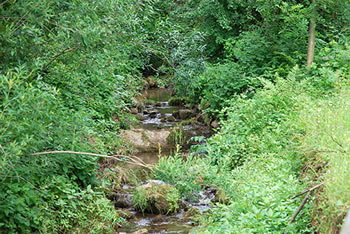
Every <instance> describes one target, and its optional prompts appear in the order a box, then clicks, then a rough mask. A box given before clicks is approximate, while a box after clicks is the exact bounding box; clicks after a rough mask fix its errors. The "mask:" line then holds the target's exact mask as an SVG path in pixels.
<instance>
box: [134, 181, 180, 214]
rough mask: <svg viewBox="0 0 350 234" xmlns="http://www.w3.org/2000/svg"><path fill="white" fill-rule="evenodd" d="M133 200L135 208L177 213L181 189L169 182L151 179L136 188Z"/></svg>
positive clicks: (150, 211) (159, 212)
mask: <svg viewBox="0 0 350 234" xmlns="http://www.w3.org/2000/svg"><path fill="white" fill-rule="evenodd" d="M132 201H133V203H134V206H135V208H137V209H139V210H141V211H142V212H145V211H146V212H148V213H153V214H169V213H177V211H178V210H179V201H180V194H179V191H178V190H177V189H176V188H175V187H172V186H170V185H168V184H165V183H158V182H157V181H151V182H149V183H147V184H145V185H142V186H139V187H137V188H136V190H135V192H134V195H133V198H132Z"/></svg>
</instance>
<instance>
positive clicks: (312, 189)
mask: <svg viewBox="0 0 350 234" xmlns="http://www.w3.org/2000/svg"><path fill="white" fill-rule="evenodd" d="M322 185H324V182H323V183H321V184H318V185H316V186H314V187H312V188H310V189H308V190H305V191H304V192H302V193H299V194H298V195H295V196H294V197H292V198H291V199H292V200H293V199H295V198H297V197H300V196H301V195H304V194H305V193H307V192H312V191H314V190H315V189H317V188H318V187H321V186H322Z"/></svg>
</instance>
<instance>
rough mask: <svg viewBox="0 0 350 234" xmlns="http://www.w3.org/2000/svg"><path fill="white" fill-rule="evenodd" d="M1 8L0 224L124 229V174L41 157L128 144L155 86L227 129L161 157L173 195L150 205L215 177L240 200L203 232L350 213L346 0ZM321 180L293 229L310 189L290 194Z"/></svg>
mask: <svg viewBox="0 0 350 234" xmlns="http://www.w3.org/2000/svg"><path fill="white" fill-rule="evenodd" d="M312 2H313V3H312ZM0 15H1V18H0V32H1V33H0V177H1V178H0V232H4V233H16V232H24V233H28V232H43V233H66V232H67V233H70V232H96V233H114V231H115V228H116V227H117V226H118V224H120V223H121V222H123V219H122V218H120V217H119V215H118V213H117V212H116V211H115V210H114V207H113V205H112V204H111V202H110V201H108V200H107V199H106V194H105V193H106V191H107V194H108V189H111V188H114V187H115V186H118V185H119V184H120V183H122V182H121V181H122V180H123V179H122V178H123V172H122V171H121V170H120V171H118V170H114V171H106V172H105V173H104V175H103V176H102V175H101V173H100V172H101V170H99V160H98V158H97V157H93V156H88V155H78V154H69V153H63V154H40V155H33V154H34V153H37V152H46V151H67V150H69V151H78V152H90V153H100V154H112V153H116V152H118V153H120V152H127V149H126V148H127V147H125V146H124V144H123V143H122V141H121V140H120V137H119V131H120V130H121V129H126V128H129V125H130V122H131V121H132V118H131V117H130V115H129V114H128V111H129V110H130V109H131V108H132V107H133V105H134V104H135V99H134V101H133V97H134V96H135V95H137V93H138V91H139V90H140V89H142V88H143V87H144V86H146V87H147V86H154V85H156V83H158V84H160V85H162V86H168V85H170V86H174V89H175V90H176V97H174V98H173V99H172V102H173V104H177V105H183V104H184V103H183V102H184V100H186V102H187V103H186V106H195V107H196V108H197V107H198V108H199V109H200V110H201V111H202V112H203V114H205V116H206V117H205V118H206V122H208V123H210V120H213V119H216V120H220V129H219V130H218V131H217V132H216V134H215V135H213V136H212V137H211V138H209V139H207V141H206V144H205V145H197V146H196V147H194V148H192V149H191V151H193V152H194V154H193V155H190V156H188V157H186V158H185V159H184V158H183V157H182V155H181V153H180V152H176V153H174V156H171V157H167V158H161V159H160V161H159V163H158V164H157V165H156V166H155V168H154V170H153V176H154V177H155V178H157V179H160V180H163V181H165V182H166V183H168V184H170V185H174V186H175V187H176V189H174V188H172V187H169V188H167V189H165V190H166V191H162V193H160V194H161V195H159V196H158V195H157V197H156V198H155V197H152V196H153V195H152V194H150V193H148V192H146V191H143V190H137V191H136V192H135V196H134V202H135V204H136V206H137V207H138V208H139V209H140V210H146V209H147V203H148V202H147V201H149V200H150V199H151V200H152V199H153V200H152V201H153V203H154V202H155V200H157V199H158V198H159V197H162V198H164V199H165V200H164V201H166V202H167V205H168V206H167V208H166V209H165V210H164V209H163V208H160V209H161V210H162V211H161V212H162V213H168V212H176V211H177V210H178V209H179V206H178V201H179V200H180V198H181V197H187V198H188V199H194V197H193V193H194V192H199V191H200V190H202V189H203V188H205V187H207V186H209V187H212V188H217V189H218V191H221V193H223V194H225V196H226V197H227V199H228V200H226V199H225V202H223V203H224V204H217V206H216V207H215V208H213V209H211V210H210V211H209V212H208V213H206V214H203V216H202V217H201V219H200V220H201V221H200V224H199V227H197V228H196V229H195V231H196V232H198V233H205V232H208V233H215V232H216V233H242V232H244V233H281V232H284V231H288V232H289V233H310V232H320V233H334V232H337V231H338V230H339V226H340V225H341V224H342V222H343V218H344V216H345V214H346V213H347V211H348V210H349V208H350V197H349V194H350V190H349V189H350V184H349V181H350V171H349V170H348V168H349V166H350V158H349V139H350V119H349V115H348V113H349V111H350V104H349V102H348V100H349V98H350V94H349V88H350V83H349V78H350V44H349V43H350V40H349V38H350V31H349V23H350V2H349V1H347V0H339V1H330V0H315V1H307V0H301V1H296V0H287V1H282V0H268V1H255V0H249V1H228V0H223V1H204V0H189V1H170V0H169V1H168V0H167V1H163V0H144V1H139V0H100V1H93V0H88V1H83V0H74V1H58V0H48V1H34V0H28V1H16V0H9V1H3V2H1V3H0ZM309 22H316V40H315V44H316V46H315V53H314V54H312V56H314V60H313V63H312V64H311V66H306V57H307V51H308V37H309ZM310 28H312V27H310ZM309 38H311V42H312V36H310V37H309ZM311 44H312V43H311ZM309 49H310V46H309ZM311 49H312V48H311ZM309 55H310V54H309ZM133 102H134V103H133ZM134 106H135V105H134ZM207 120H208V121H207ZM180 126H181V125H179V127H178V129H174V131H173V133H172V139H171V140H172V141H174V142H175V143H182V142H183V141H184V140H183V138H184V136H183V133H182V130H181V127H180ZM196 139H197V140H198V141H202V140H203V139H202V138H201V137H197V138H196ZM197 151H198V153H197V154H196V152H197ZM199 151H200V152H199ZM203 152H205V156H195V155H199V153H201V154H202V155H203ZM113 173H117V175H116V174H113ZM124 176H125V175H124ZM101 178H109V179H110V183H107V184H106V183H105V181H103V180H102V179H101ZM133 178H134V177H133ZM133 180H135V181H136V179H133ZM320 183H324V185H323V186H321V187H320V188H319V189H318V190H315V191H313V194H312V195H311V196H312V199H311V198H310V199H309V202H308V203H307V204H306V206H305V207H304V208H303V209H302V212H301V213H300V214H299V215H298V216H297V217H296V219H295V221H293V222H292V224H290V225H288V223H289V222H290V220H291V217H292V215H293V213H294V212H295V210H296V209H297V208H298V206H299V205H300V203H301V201H302V199H303V196H300V197H298V198H296V199H294V200H291V199H290V198H291V197H293V196H295V195H297V194H299V193H301V192H303V191H304V190H306V189H308V188H310V187H312V186H314V185H317V184H320ZM108 186H109V187H108ZM153 193H154V194H158V192H157V191H153ZM164 194H166V195H164ZM315 194H316V195H317V196H314V195H315ZM158 200H161V201H163V200H162V199H158ZM153 203H152V204H153ZM154 204H156V203H154ZM154 204H153V205H154ZM163 211H164V212H163Z"/></svg>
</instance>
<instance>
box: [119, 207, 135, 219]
mask: <svg viewBox="0 0 350 234" xmlns="http://www.w3.org/2000/svg"><path fill="white" fill-rule="evenodd" d="M116 212H117V214H118V215H119V217H121V218H123V219H126V220H129V219H132V218H134V217H135V214H133V213H132V212H131V211H130V210H127V209H120V210H116Z"/></svg>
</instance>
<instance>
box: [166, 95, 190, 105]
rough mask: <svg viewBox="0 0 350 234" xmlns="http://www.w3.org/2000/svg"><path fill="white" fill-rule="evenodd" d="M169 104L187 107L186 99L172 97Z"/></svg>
mask: <svg viewBox="0 0 350 234" xmlns="http://www.w3.org/2000/svg"><path fill="white" fill-rule="evenodd" d="M168 102H169V105H170V106H183V105H185V103H186V100H185V98H179V97H171V98H170V99H169V101H168Z"/></svg>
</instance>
